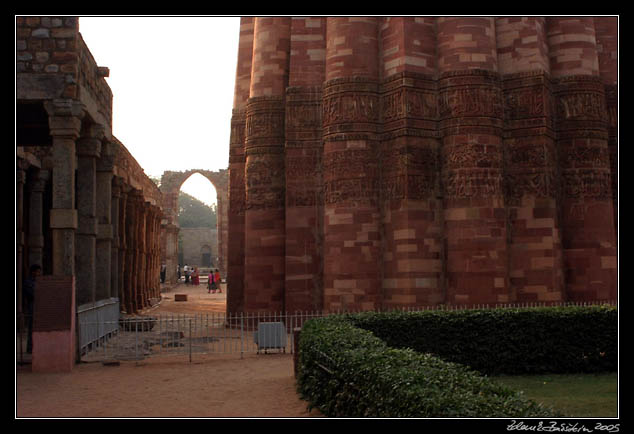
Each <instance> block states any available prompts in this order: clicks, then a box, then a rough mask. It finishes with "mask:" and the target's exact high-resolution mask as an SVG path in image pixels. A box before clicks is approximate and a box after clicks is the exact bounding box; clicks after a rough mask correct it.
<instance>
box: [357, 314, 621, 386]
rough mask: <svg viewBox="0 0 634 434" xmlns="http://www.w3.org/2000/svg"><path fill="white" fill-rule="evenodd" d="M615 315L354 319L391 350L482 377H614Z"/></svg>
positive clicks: (377, 316) (369, 316)
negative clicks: (431, 358) (429, 355)
mask: <svg viewBox="0 0 634 434" xmlns="http://www.w3.org/2000/svg"><path fill="white" fill-rule="evenodd" d="M617 315H618V314H617V309H616V308H615V307H610V306H589V307H585V306H584V307H572V306H571V307H544V308H521V309H510V308H509V309H486V310H459V311H455V310H454V311H449V310H445V311H421V312H413V313H403V312H392V313H380V314H377V313H362V314H358V315H355V316H353V317H351V320H352V321H353V323H354V324H355V325H356V326H357V327H360V328H363V329H366V330H369V331H371V332H372V333H374V335H375V336H377V337H378V338H380V339H381V340H383V341H385V342H386V344H387V345H388V346H390V347H396V348H411V349H413V350H414V351H417V352H421V353H432V354H434V355H436V356H438V357H440V358H442V359H443V360H447V361H451V362H455V363H460V364H464V365H467V366H469V367H471V368H472V369H474V370H477V371H479V372H481V373H484V374H537V373H590V372H606V371H607V372H610V371H616V370H617V363H618V354H617V349H618V336H617V333H618V316H617Z"/></svg>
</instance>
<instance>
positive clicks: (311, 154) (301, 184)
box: [284, 17, 326, 312]
mask: <svg viewBox="0 0 634 434" xmlns="http://www.w3.org/2000/svg"><path fill="white" fill-rule="evenodd" d="M325 71H326V18H325V17H293V18H292V22H291V45H290V61H289V79H288V88H287V89H286V119H285V129H286V131H285V134H286V144H285V151H286V152H285V163H284V164H285V171H286V216H285V219H286V273H285V276H286V283H285V306H286V310H287V311H289V312H293V311H296V310H303V311H312V310H321V309H322V301H323V300H322V298H323V290H322V274H321V273H322V264H323V261H322V235H323V230H322V227H323V194H322V186H321V183H322V175H321V157H322V152H323V146H322V143H323V138H322V120H321V119H322V116H321V112H322V85H323V82H324V75H325Z"/></svg>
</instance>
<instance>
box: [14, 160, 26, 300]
mask: <svg viewBox="0 0 634 434" xmlns="http://www.w3.org/2000/svg"><path fill="white" fill-rule="evenodd" d="M25 166H26V163H25V162H24V161H23V160H18V161H17V167H16V173H15V181H16V191H15V197H16V203H15V205H16V209H15V211H16V216H15V221H16V234H15V237H16V257H15V258H16V261H15V262H16V286H17V288H16V291H17V295H18V312H22V281H23V273H24V270H23V268H24V184H25V183H26V171H25Z"/></svg>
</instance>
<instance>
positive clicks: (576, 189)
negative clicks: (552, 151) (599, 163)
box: [562, 169, 612, 200]
mask: <svg viewBox="0 0 634 434" xmlns="http://www.w3.org/2000/svg"><path fill="white" fill-rule="evenodd" d="M562 178H563V184H564V194H565V195H566V198H567V199H584V198H593V199H599V200H604V199H612V183H611V179H610V173H609V171H607V170H605V171H599V170H597V169H581V170H576V171H564V172H563V173H562Z"/></svg>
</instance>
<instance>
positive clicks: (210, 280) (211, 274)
mask: <svg viewBox="0 0 634 434" xmlns="http://www.w3.org/2000/svg"><path fill="white" fill-rule="evenodd" d="M212 288H213V290H214V294H215V293H216V287H215V285H214V272H213V270H209V276H207V294H209V293H210V292H211V290H212Z"/></svg>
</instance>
